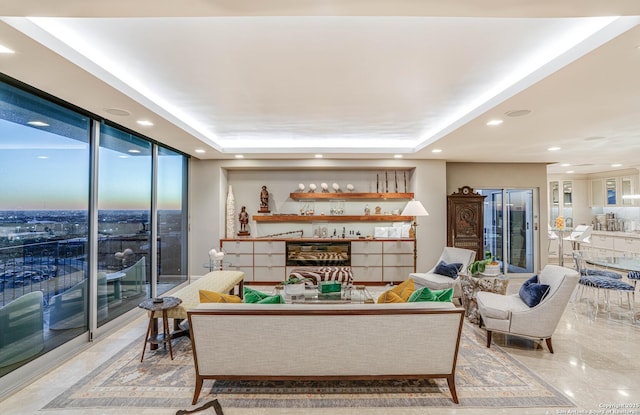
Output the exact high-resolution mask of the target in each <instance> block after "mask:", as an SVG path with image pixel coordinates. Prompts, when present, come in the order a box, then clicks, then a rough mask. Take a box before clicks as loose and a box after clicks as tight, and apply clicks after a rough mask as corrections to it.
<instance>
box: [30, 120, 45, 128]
mask: <svg viewBox="0 0 640 415" xmlns="http://www.w3.org/2000/svg"><path fill="white" fill-rule="evenodd" d="M27 124H29V125H33V126H34V127H48V126H49V124H47V123H46V122H44V121H29V122H27Z"/></svg>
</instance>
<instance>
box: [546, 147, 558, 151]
mask: <svg viewBox="0 0 640 415" xmlns="http://www.w3.org/2000/svg"><path fill="white" fill-rule="evenodd" d="M547 150H548V151H558V150H560V147H549V148H548V149H547Z"/></svg>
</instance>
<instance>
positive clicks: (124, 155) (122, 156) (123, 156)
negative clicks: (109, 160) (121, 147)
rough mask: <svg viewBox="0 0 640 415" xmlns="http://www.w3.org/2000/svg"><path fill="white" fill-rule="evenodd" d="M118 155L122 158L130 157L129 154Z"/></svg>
mask: <svg viewBox="0 0 640 415" xmlns="http://www.w3.org/2000/svg"><path fill="white" fill-rule="evenodd" d="M118 157H120V158H121V159H128V158H129V156H127V155H126V154H123V155H121V156H118Z"/></svg>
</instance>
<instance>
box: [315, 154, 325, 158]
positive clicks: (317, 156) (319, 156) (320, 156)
mask: <svg viewBox="0 0 640 415" xmlns="http://www.w3.org/2000/svg"><path fill="white" fill-rule="evenodd" d="M322 157H324V156H323V155H322V154H316V158H317V159H321V158H322Z"/></svg>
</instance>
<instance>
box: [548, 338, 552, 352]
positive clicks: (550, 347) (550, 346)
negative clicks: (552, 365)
mask: <svg viewBox="0 0 640 415" xmlns="http://www.w3.org/2000/svg"><path fill="white" fill-rule="evenodd" d="M546 341H547V347H548V348H549V351H550V352H551V353H553V346H552V345H551V337H548V338H547V339H546Z"/></svg>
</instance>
